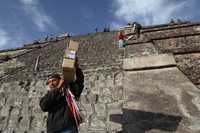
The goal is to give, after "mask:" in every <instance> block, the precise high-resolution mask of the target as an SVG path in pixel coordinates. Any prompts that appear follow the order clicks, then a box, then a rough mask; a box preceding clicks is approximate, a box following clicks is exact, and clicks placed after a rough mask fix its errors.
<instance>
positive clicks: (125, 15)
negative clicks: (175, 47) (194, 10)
mask: <svg viewBox="0 0 200 133" xmlns="http://www.w3.org/2000/svg"><path fill="white" fill-rule="evenodd" d="M189 5H190V0H168V1H166V0H113V10H112V11H113V13H114V17H115V19H116V20H115V21H114V22H112V23H114V26H115V25H120V24H124V23H127V22H130V21H138V22H139V23H142V24H144V25H151V24H161V23H167V22H169V21H170V20H171V19H172V18H175V19H177V18H180V19H187V17H188V16H189V15H188V16H187V15H184V9H185V7H188V6H189ZM116 23H118V24H116Z"/></svg>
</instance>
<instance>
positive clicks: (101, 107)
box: [95, 103, 106, 119]
mask: <svg viewBox="0 0 200 133" xmlns="http://www.w3.org/2000/svg"><path fill="white" fill-rule="evenodd" d="M95 112H96V113H97V117H98V118H100V119H105V118H106V106H105V104H100V103H98V104H95Z"/></svg>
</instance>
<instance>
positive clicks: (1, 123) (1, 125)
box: [0, 116, 7, 129]
mask: <svg viewBox="0 0 200 133" xmlns="http://www.w3.org/2000/svg"><path fill="white" fill-rule="evenodd" d="M6 123H7V117H5V116H0V129H5V128H6Z"/></svg>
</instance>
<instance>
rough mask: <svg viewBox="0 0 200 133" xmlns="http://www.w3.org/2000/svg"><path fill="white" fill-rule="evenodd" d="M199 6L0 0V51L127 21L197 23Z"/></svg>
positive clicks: (146, 0)
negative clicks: (41, 39) (187, 21)
mask: <svg viewBox="0 0 200 133" xmlns="http://www.w3.org/2000/svg"><path fill="white" fill-rule="evenodd" d="M199 7H200V1H199V0H1V2H0V49H8V48H15V47H20V46H22V45H23V44H24V43H29V42H33V41H34V40H37V39H39V38H42V37H45V36H46V35H49V36H50V35H53V36H56V35H59V34H61V33H64V32H68V33H70V34H73V35H77V34H85V33H89V32H94V29H95V28H98V29H99V30H101V31H102V29H103V28H104V27H111V28H117V27H119V26H122V25H125V24H126V23H127V22H131V21H137V22H139V23H141V24H143V25H153V24H163V23H168V22H169V21H170V20H171V19H172V18H173V19H175V20H176V19H178V18H179V19H181V20H190V21H195V22H198V21H200V10H199Z"/></svg>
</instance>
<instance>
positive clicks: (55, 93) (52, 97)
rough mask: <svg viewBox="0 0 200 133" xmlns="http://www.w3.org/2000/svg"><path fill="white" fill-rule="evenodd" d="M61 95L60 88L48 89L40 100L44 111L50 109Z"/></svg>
mask: <svg viewBox="0 0 200 133" xmlns="http://www.w3.org/2000/svg"><path fill="white" fill-rule="evenodd" d="M60 96H61V95H60V90H59V89H54V90H51V91H48V92H47V94H45V95H44V96H43V97H42V98H41V100H40V108H41V109H42V111H44V112H48V111H50V110H51V109H52V108H53V105H54V104H55V103H56V101H58V99H59V97H60Z"/></svg>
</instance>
